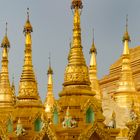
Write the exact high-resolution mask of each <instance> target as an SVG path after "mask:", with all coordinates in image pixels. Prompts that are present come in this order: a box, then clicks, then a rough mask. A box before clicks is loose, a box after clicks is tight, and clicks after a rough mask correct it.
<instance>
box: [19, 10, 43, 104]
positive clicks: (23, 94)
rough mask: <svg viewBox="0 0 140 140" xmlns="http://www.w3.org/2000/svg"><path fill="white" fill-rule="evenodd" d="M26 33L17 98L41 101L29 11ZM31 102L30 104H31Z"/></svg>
mask: <svg viewBox="0 0 140 140" xmlns="http://www.w3.org/2000/svg"><path fill="white" fill-rule="evenodd" d="M23 32H24V34H25V51H24V53H25V56H24V65H23V70H22V74H21V78H20V84H19V94H18V96H17V99H18V100H19V101H25V102H26V101H32V102H31V103H33V104H34V103H35V104H36V103H41V100H40V97H39V94H38V88H37V82H36V79H35V74H34V70H33V65H32V37H31V33H32V32H33V28H32V25H31V23H30V20H29V12H27V21H26V23H25V26H24V30H23ZM31 103H30V105H31Z"/></svg>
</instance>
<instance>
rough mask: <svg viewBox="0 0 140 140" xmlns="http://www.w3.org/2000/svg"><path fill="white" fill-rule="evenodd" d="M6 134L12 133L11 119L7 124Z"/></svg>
mask: <svg viewBox="0 0 140 140" xmlns="http://www.w3.org/2000/svg"><path fill="white" fill-rule="evenodd" d="M7 132H8V133H12V132H13V121H12V120H11V119H9V120H8V122H7Z"/></svg>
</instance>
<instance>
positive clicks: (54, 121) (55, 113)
mask: <svg viewBox="0 0 140 140" xmlns="http://www.w3.org/2000/svg"><path fill="white" fill-rule="evenodd" d="M53 124H54V125H57V124H58V111H57V108H55V109H54V112H53Z"/></svg>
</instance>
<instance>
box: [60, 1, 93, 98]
mask: <svg viewBox="0 0 140 140" xmlns="http://www.w3.org/2000/svg"><path fill="white" fill-rule="evenodd" d="M82 8H83V5H82V1H81V0H73V1H72V5H71V9H72V10H73V13H74V17H73V39H72V42H71V48H70V52H69V56H68V65H67V67H66V70H65V76H64V84H63V85H64V90H63V91H62V92H61V93H60V96H63V95H66V94H69V93H68V91H67V88H69V87H72V86H74V89H73V91H71V93H70V94H86V95H93V94H92V92H91V89H90V80H89V73H88V67H87V65H86V62H85V58H84V55H83V51H82V43H81V27H80V10H81V9H82ZM80 86H81V87H84V88H85V89H84V93H83V91H82V90H80V92H81V93H79V91H78V89H79V88H80ZM76 91H78V93H76Z"/></svg>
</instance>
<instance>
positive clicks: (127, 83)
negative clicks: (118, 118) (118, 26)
mask: <svg viewBox="0 0 140 140" xmlns="http://www.w3.org/2000/svg"><path fill="white" fill-rule="evenodd" d="M129 42H130V36H129V33H128V17H126V31H125V33H124V36H123V43H124V50H123V55H122V69H121V75H120V79H119V81H118V88H117V90H116V93H115V99H116V101H117V102H118V104H119V106H121V107H128V108H130V104H131V103H132V102H133V100H135V99H136V98H137V94H136V88H135V83H134V80H133V76H132V69H131V61H130V53H129ZM124 98H125V99H124Z"/></svg>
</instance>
